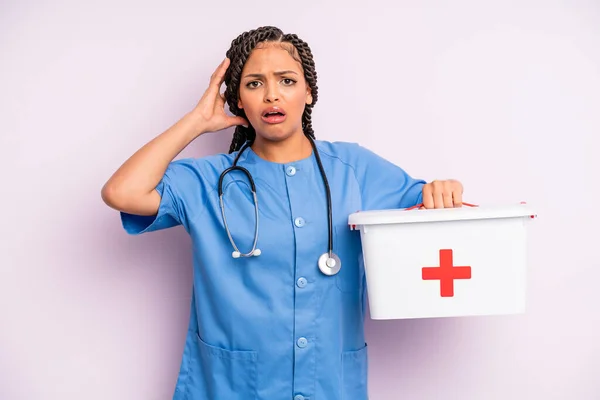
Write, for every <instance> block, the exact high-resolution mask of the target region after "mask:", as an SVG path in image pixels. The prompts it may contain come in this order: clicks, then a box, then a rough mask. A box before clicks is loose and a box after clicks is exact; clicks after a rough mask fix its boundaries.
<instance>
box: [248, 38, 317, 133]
mask: <svg viewBox="0 0 600 400" xmlns="http://www.w3.org/2000/svg"><path fill="white" fill-rule="evenodd" d="M284 46H285V47H284ZM290 48H293V46H292V45H291V44H286V43H268V44H265V43H262V44H261V45H260V46H257V47H256V48H255V49H254V50H253V51H252V53H250V56H249V57H248V60H247V61H246V64H245V65H244V68H243V70H242V78H241V80H240V88H239V97H238V98H239V101H238V107H239V108H242V109H244V111H245V113H246V116H247V117H248V120H249V121H250V123H251V124H252V126H253V127H254V130H255V131H256V135H257V139H259V136H260V137H261V138H263V139H265V140H268V141H282V140H285V139H287V138H289V137H291V136H293V135H297V134H300V135H303V132H302V114H303V113H304V107H305V105H306V104H310V103H311V102H312V96H311V94H310V88H309V87H308V85H307V83H306V80H305V79H304V72H303V70H302V65H301V64H300V63H299V62H298V61H296V60H295V59H294V58H293V57H292V56H291V55H290V53H289V52H288V50H287V49H290Z"/></svg>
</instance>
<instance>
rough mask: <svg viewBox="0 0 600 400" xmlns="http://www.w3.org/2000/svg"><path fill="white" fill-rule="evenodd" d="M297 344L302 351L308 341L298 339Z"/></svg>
mask: <svg viewBox="0 0 600 400" xmlns="http://www.w3.org/2000/svg"><path fill="white" fill-rule="evenodd" d="M297 344H298V347H300V348H301V349H303V348H305V347H306V345H307V344H308V340H306V338H303V337H301V338H300V339H298V342H297Z"/></svg>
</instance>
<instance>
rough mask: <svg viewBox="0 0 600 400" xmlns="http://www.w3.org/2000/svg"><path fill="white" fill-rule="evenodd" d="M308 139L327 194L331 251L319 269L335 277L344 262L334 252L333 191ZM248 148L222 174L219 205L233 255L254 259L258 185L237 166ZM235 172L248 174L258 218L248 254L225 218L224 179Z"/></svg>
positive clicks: (313, 144) (243, 148)
mask: <svg viewBox="0 0 600 400" xmlns="http://www.w3.org/2000/svg"><path fill="white" fill-rule="evenodd" d="M307 137H308V139H309V141H310V144H311V146H312V148H313V151H314V153H315V158H316V160H317V164H318V165H319V171H320V172H321V177H322V178H323V182H324V183H325V192H326V193H327V219H328V225H329V250H328V251H327V252H326V253H323V254H322V255H321V256H320V257H319V261H318V265H319V269H320V270H321V272H322V273H324V274H325V275H335V274H337V273H338V272H339V271H340V268H341V267H342V261H341V260H340V258H339V257H338V256H337V255H336V254H335V253H334V252H333V218H332V213H331V191H330V189H329V183H328V182H327V176H326V175H325V170H324V169H323V164H321V158H320V157H319V152H318V151H317V146H316V145H315V142H314V141H313V139H312V138H311V137H309V136H307ZM248 146H250V142H246V143H244V145H243V146H242V148H241V149H240V151H239V152H238V154H237V156H236V157H235V159H234V160H233V165H232V166H231V167H229V168H227V169H226V170H225V171H223V172H222V173H221V176H220V177H219V203H220V206H221V215H222V216H223V224H224V225H225V230H226V231H227V236H228V237H229V241H230V242H231V245H232V246H233V253H231V255H232V257H233V258H240V257H253V256H254V257H257V256H260V255H261V251H260V249H257V248H256V244H257V242H258V199H257V197H256V185H255V184H254V179H252V175H251V174H250V172H249V171H248V170H247V169H246V168H244V167H240V166H239V165H237V162H238V160H239V158H240V156H241V155H242V153H243V151H244V150H246V148H248ZM235 170H237V171H242V172H243V173H244V174H246V177H247V178H248V181H249V182H250V188H251V190H252V196H253V199H254V214H255V218H256V224H255V227H254V243H253V245H252V250H250V251H249V252H248V253H242V252H241V251H240V249H239V248H238V247H237V245H236V244H235V242H234V240H233V237H232V236H231V232H230V231H229V226H228V225H227V218H226V217H225V206H224V205H223V178H225V175H227V174H228V173H229V172H231V171H235Z"/></svg>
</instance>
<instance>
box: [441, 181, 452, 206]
mask: <svg viewBox="0 0 600 400" xmlns="http://www.w3.org/2000/svg"><path fill="white" fill-rule="evenodd" d="M443 201H444V208H452V207H454V202H453V200H452V185H451V184H450V183H446V184H444V191H443Z"/></svg>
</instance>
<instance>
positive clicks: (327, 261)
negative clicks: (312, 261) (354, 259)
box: [319, 252, 342, 276]
mask: <svg viewBox="0 0 600 400" xmlns="http://www.w3.org/2000/svg"><path fill="white" fill-rule="evenodd" d="M341 268H342V261H341V260H340V258H339V257H338V256H337V254H335V253H334V252H331V253H329V252H327V253H324V254H323V255H322V256H321V257H319V269H320V270H321V272H322V273H324V274H325V275H330V276H331V275H335V274H337V273H338V272H340V269H341Z"/></svg>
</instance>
